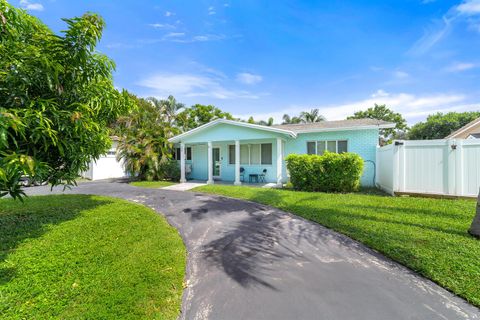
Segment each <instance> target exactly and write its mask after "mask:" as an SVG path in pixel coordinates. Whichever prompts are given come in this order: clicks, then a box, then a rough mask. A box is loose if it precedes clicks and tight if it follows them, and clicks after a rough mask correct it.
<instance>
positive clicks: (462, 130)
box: [445, 118, 480, 139]
mask: <svg viewBox="0 0 480 320" xmlns="http://www.w3.org/2000/svg"><path fill="white" fill-rule="evenodd" d="M479 123H480V118H479V119H477V120H476V121H475V122H473V123H472V124H471V125H469V126H467V127H463V128H461V129H458V130H457V131H455V132H453V133H451V134H449V135H448V136H446V137H445V139H451V138H455V137H456V136H458V135H459V134H461V133H463V132H465V131H466V130H468V129H470V128H471V127H473V126H476V125H478V124H479Z"/></svg>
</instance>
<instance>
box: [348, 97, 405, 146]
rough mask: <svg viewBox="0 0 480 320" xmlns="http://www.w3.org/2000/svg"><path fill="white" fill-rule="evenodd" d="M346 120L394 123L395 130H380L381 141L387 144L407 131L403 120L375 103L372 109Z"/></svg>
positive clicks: (382, 105)
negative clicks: (372, 120)
mask: <svg viewBox="0 0 480 320" xmlns="http://www.w3.org/2000/svg"><path fill="white" fill-rule="evenodd" d="M347 119H377V120H383V121H388V122H392V123H395V128H391V129H381V130H380V135H381V138H382V140H383V141H384V142H387V143H388V142H390V141H392V139H395V138H400V137H402V136H404V134H405V132H406V130H407V129H408V127H407V121H406V120H405V118H403V116H402V115H401V114H400V113H398V112H395V111H393V110H391V109H390V108H388V107H387V106H386V105H384V104H380V105H379V104H376V103H375V105H374V106H373V107H370V108H368V109H367V110H364V111H357V112H355V113H354V114H353V116H350V117H348V118H347Z"/></svg>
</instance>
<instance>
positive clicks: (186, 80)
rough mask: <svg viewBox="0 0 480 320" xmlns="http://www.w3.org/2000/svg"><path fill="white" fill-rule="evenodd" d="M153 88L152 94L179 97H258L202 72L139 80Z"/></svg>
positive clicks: (147, 86) (141, 84) (157, 75)
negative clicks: (228, 85) (225, 85)
mask: <svg viewBox="0 0 480 320" xmlns="http://www.w3.org/2000/svg"><path fill="white" fill-rule="evenodd" d="M138 85H140V86H142V87H146V88H149V89H151V90H152V91H153V92H152V93H151V94H152V95H155V96H168V95H170V94H173V95H175V96H178V97H182V96H184V97H210V98H216V99H239V98H247V99H257V98H258V96H256V95H254V94H251V93H250V92H248V91H244V90H235V89H227V88H225V87H224V86H223V84H222V83H221V79H218V78H216V77H214V76H212V75H202V74H188V73H187V74H166V73H161V74H156V75H154V76H151V77H148V78H146V79H143V80H141V81H140V82H138Z"/></svg>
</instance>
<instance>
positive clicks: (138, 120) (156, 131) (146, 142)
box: [117, 96, 179, 180]
mask: <svg viewBox="0 0 480 320" xmlns="http://www.w3.org/2000/svg"><path fill="white" fill-rule="evenodd" d="M133 97H134V96H133ZM134 98H135V101H136V104H137V108H136V109H135V111H133V112H132V113H131V114H129V115H128V116H123V117H121V118H119V119H118V121H117V122H118V124H117V132H118V135H119V137H120V141H119V143H118V154H117V158H118V159H119V160H120V159H122V160H123V161H124V163H125V168H126V169H127V171H128V172H129V173H131V174H132V175H133V176H137V177H139V178H141V179H146V180H157V179H161V178H162V175H163V174H164V172H162V170H161V168H160V165H161V164H162V163H165V162H167V161H168V160H169V159H170V157H171V151H172V149H171V148H172V146H171V144H170V142H169V141H168V139H169V138H170V137H172V136H174V135H175V134H177V133H178V132H179V130H178V128H175V127H173V126H171V124H170V123H169V121H168V117H167V116H166V114H165V109H163V108H160V107H158V105H160V104H159V102H160V101H161V100H157V99H155V100H153V101H152V99H149V100H148V101H147V100H144V99H142V98H137V97H134Z"/></svg>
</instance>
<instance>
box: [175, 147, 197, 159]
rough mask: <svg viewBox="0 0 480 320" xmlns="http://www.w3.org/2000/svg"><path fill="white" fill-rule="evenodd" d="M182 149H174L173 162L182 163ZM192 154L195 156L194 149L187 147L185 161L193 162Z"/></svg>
mask: <svg viewBox="0 0 480 320" xmlns="http://www.w3.org/2000/svg"><path fill="white" fill-rule="evenodd" d="M188 149H190V159H189V158H188V153H189V152H188ZM180 150H181V148H180V147H177V148H174V151H173V160H176V161H180V152H181V151H180ZM192 154H193V149H192V147H185V161H192Z"/></svg>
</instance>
